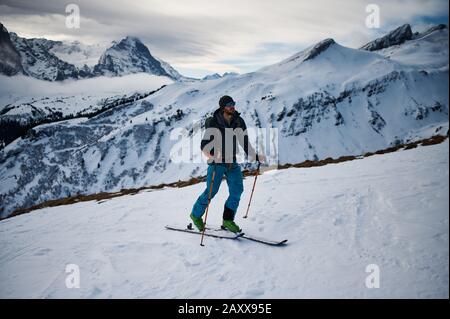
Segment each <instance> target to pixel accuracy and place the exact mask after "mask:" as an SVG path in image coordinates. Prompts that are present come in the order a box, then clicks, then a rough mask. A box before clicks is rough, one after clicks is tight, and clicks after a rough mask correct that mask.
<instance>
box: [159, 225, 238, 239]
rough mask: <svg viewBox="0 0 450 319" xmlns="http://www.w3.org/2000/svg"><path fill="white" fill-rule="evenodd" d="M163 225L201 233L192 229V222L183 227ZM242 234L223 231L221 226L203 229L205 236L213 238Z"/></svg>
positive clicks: (182, 230)
mask: <svg viewBox="0 0 450 319" xmlns="http://www.w3.org/2000/svg"><path fill="white" fill-rule="evenodd" d="M165 227H166V229H169V230H175V231H180V232H185V233H191V234H197V235H201V234H202V232H201V231H198V230H196V229H194V228H193V227H192V224H189V225H187V226H184V227H183V226H173V225H166V226H165ZM243 235H244V233H237V234H235V233H232V232H228V231H224V230H223V229H221V228H211V227H210V226H208V227H206V229H205V236H209V237H215V238H225V239H237V238H239V237H242V236H243Z"/></svg>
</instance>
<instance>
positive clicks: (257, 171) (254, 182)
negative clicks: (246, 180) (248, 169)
mask: <svg viewBox="0 0 450 319" xmlns="http://www.w3.org/2000/svg"><path fill="white" fill-rule="evenodd" d="M260 166H261V162H259V161H258V168H257V169H256V174H255V180H254V181H253V187H252V193H251V194H250V200H249V201H248V206H247V212H246V213H245V216H244V218H247V215H248V210H249V209H250V203H251V202H252V197H253V191H254V190H255V185H256V179H257V178H258V173H259V167H260Z"/></svg>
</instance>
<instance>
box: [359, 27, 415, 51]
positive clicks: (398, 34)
mask: <svg viewBox="0 0 450 319" xmlns="http://www.w3.org/2000/svg"><path fill="white" fill-rule="evenodd" d="M412 38H413V33H412V30H411V26H410V25H409V24H404V25H402V26H400V27H398V28H397V29H395V30H393V31H391V32H389V33H388V34H387V35H385V36H384V37H381V38H378V39H375V40H374V41H371V42H369V43H367V44H365V45H363V46H362V47H361V49H363V50H367V51H376V50H381V49H385V48H388V47H390V46H393V45H396V44H402V43H404V42H405V41H407V40H411V39H412Z"/></svg>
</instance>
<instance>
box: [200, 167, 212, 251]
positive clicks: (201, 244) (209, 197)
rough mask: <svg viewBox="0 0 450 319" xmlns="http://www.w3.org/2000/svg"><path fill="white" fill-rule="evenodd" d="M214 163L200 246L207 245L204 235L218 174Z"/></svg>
mask: <svg viewBox="0 0 450 319" xmlns="http://www.w3.org/2000/svg"><path fill="white" fill-rule="evenodd" d="M212 165H214V170H213V173H212V178H211V185H210V186H209V194H208V205H207V206H206V213H205V222H204V226H203V231H202V240H201V241H200V246H205V245H203V237H204V236H205V230H206V219H207V218H208V209H209V203H210V202H211V193H212V189H213V185H214V177H215V175H216V164H215V163H213V164H212Z"/></svg>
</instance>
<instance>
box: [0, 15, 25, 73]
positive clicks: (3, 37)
mask: <svg viewBox="0 0 450 319" xmlns="http://www.w3.org/2000/svg"><path fill="white" fill-rule="evenodd" d="M22 73H23V68H22V63H21V60H20V55H19V53H18V52H17V50H16V48H15V47H14V44H13V43H12V42H11V38H10V36H9V32H8V30H6V28H5V27H4V26H3V24H1V23H0V74H5V75H8V76H11V75H16V74H22Z"/></svg>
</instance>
